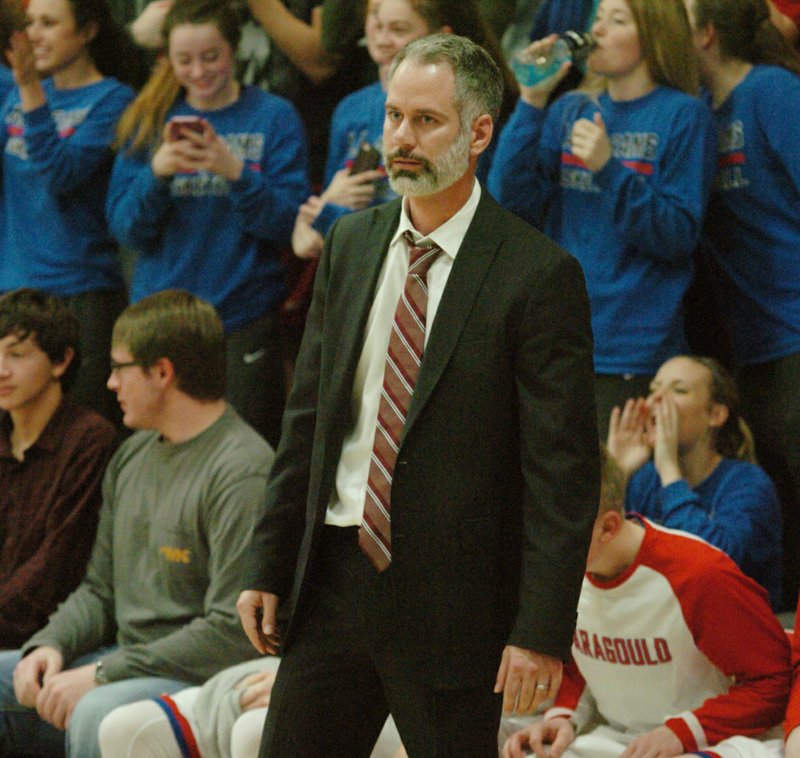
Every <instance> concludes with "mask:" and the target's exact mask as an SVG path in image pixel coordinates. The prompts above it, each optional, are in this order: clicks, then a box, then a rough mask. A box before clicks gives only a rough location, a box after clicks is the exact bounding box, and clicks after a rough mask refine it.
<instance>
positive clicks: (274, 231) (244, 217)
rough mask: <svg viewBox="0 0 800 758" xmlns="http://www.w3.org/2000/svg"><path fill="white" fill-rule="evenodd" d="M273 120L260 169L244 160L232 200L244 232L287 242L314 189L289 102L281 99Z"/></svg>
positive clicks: (300, 130)
mask: <svg viewBox="0 0 800 758" xmlns="http://www.w3.org/2000/svg"><path fill="white" fill-rule="evenodd" d="M272 122H273V124H274V125H275V128H274V129H272V130H270V131H269V132H268V135H267V136H268V137H270V138H271V139H270V140H269V141H268V142H267V144H265V146H264V155H263V158H262V160H261V163H260V164H259V168H258V169H256V168H255V167H252V166H249V165H248V164H247V162H246V161H245V167H244V170H243V171H242V175H241V177H240V178H239V179H238V180H237V181H235V182H231V184H230V191H231V199H232V201H233V204H234V207H235V208H236V212H237V213H238V214H239V216H240V218H241V222H242V229H243V230H244V231H246V232H248V233H250V234H252V235H253V236H254V237H256V238H258V239H262V240H268V241H270V242H273V243H276V244H288V243H289V242H290V241H291V238H292V230H293V229H294V221H295V218H296V216H297V209H298V208H299V207H300V205H301V203H303V202H305V200H306V198H307V197H308V196H309V194H310V192H311V189H310V187H309V183H308V153H307V151H306V143H305V137H304V131H303V126H302V124H301V122H300V117H299V116H298V115H297V112H296V111H295V110H294V108H293V107H292V106H291V105H289V103H287V102H283V101H281V104H280V106H279V109H278V110H277V111H276V113H275V114H274V115H273V118H272Z"/></svg>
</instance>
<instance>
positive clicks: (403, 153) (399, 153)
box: [386, 147, 433, 173]
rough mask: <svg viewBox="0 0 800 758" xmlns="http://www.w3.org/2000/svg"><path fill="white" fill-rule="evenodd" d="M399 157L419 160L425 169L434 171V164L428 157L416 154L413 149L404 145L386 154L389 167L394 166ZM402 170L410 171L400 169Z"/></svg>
mask: <svg viewBox="0 0 800 758" xmlns="http://www.w3.org/2000/svg"><path fill="white" fill-rule="evenodd" d="M397 158H405V159H406V160H412V161H417V162H418V163H421V164H422V168H423V169H424V170H425V171H433V164H432V163H431V162H430V161H429V160H428V159H427V158H425V157H423V156H421V155H416V154H414V153H413V152H412V151H411V150H406V149H404V148H402V147H399V148H397V150H395V151H393V152H391V153H389V154H388V155H387V156H386V163H387V165H388V167H389V168H391V167H392V164H393V163H394V161H395V160H396V159H397ZM400 170H401V171H403V172H404V173H410V172H408V171H406V170H405V169H400Z"/></svg>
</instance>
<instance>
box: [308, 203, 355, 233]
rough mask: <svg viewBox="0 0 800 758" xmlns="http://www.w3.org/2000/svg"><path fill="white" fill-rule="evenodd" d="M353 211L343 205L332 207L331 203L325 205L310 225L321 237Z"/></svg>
mask: <svg viewBox="0 0 800 758" xmlns="http://www.w3.org/2000/svg"><path fill="white" fill-rule="evenodd" d="M352 212H353V211H352V210H351V209H350V208H347V207H345V206H344V205H334V204H333V203H325V205H323V206H322V210H321V211H320V212H319V215H318V216H317V217H316V218H315V219H314V222H313V223H312V224H311V226H312V228H313V229H316V230H317V231H318V232H319V233H320V234H321V235H322V236H323V237H324V236H325V235H326V234H327V233H328V230H329V229H330V228H331V227H332V226H333V225H334V224H335V223H336V222H337V221H338V220H339V219H340V218H341V217H342V216H346V215H347V214H348V213H352Z"/></svg>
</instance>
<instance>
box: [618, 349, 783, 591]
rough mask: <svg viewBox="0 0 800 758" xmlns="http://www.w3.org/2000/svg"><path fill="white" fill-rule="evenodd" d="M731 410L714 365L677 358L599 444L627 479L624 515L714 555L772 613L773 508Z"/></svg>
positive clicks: (735, 397) (734, 394)
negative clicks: (760, 595)
mask: <svg viewBox="0 0 800 758" xmlns="http://www.w3.org/2000/svg"><path fill="white" fill-rule="evenodd" d="M739 406H740V401H739V393H738V390H737V388H736V384H735V382H734V380H733V378H732V377H731V375H730V374H729V373H728V371H726V370H725V369H724V368H723V367H722V366H721V365H720V364H719V363H718V362H717V361H715V360H713V359H711V358H705V357H698V356H677V357H675V358H671V359H670V360H668V361H667V362H666V363H664V364H663V365H662V366H661V367H660V368H659V369H658V372H657V373H656V375H655V377H654V378H653V381H652V383H651V385H650V394H649V395H648V397H647V398H646V399H645V398H638V399H631V400H628V401H627V402H626V403H625V405H624V406H623V407H622V408H619V407H617V408H615V409H614V410H613V411H612V413H611V417H610V421H609V432H608V441H607V444H608V449H609V453H610V454H611V455H612V456H613V457H614V459H615V460H616V461H617V463H618V464H619V466H620V468H621V469H622V471H623V473H624V475H625V478H626V479H627V489H626V494H625V507H626V510H628V511H629V512H630V511H635V512H637V513H640V514H642V515H643V516H646V517H647V518H650V519H652V520H653V521H656V522H657V523H660V524H663V525H664V526H668V527H671V528H674V529H681V530H684V531H688V532H691V533H693V534H696V535H698V536H700V537H702V538H703V539H705V540H707V541H708V542H710V543H711V544H712V545H715V546H716V547H719V548H721V549H722V550H724V551H725V552H726V553H727V554H728V555H729V556H730V557H731V558H732V559H733V560H734V561H736V563H738V564H739V567H740V568H741V569H742V570H743V571H744V573H745V574H748V575H749V576H751V577H752V578H753V579H755V580H756V581H757V582H758V583H759V584H761V585H762V586H763V587H764V588H765V589H766V590H767V591H768V592H769V595H770V600H771V602H772V604H773V607H778V606H779V604H780V594H781V514H780V505H779V503H778V497H777V494H776V492H775V487H774V485H773V483H772V481H771V480H770V478H769V477H768V476H767V474H766V473H765V472H764V471H763V469H761V467H760V466H758V465H757V464H756V462H755V450H754V446H753V442H752V437H751V435H750V430H749V428H748V426H747V424H746V423H745V421H744V419H743V418H742V417H741V416H740V413H739Z"/></svg>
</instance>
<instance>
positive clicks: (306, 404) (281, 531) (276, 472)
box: [243, 230, 334, 599]
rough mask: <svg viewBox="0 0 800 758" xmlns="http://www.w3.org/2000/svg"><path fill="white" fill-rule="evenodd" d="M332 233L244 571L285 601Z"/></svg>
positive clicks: (299, 525)
mask: <svg viewBox="0 0 800 758" xmlns="http://www.w3.org/2000/svg"><path fill="white" fill-rule="evenodd" d="M333 237H334V234H333V230H332V231H331V234H329V235H328V237H327V240H326V243H325V248H324V250H323V253H322V256H321V258H320V264H319V268H318V269H317V273H316V278H315V280H314V292H313V296H312V300H311V307H310V309H309V313H308V318H307V320H306V326H305V331H304V332H303V340H302V343H301V345H300V351H299V354H298V357H297V362H296V364H295V370H294V383H293V385H292V391H291V393H290V396H289V400H288V403H287V405H286V410H285V412H284V416H283V428H282V433H281V440H280V444H279V445H278V450H277V455H276V458H275V463H274V464H273V466H272V470H271V474H270V479H269V483H268V486H267V496H266V506H265V511H264V515H263V517H262V518H261V520H260V522H259V523H258V525H257V526H256V529H255V532H254V535H253V540H252V543H251V548H250V553H249V556H248V561H247V565H246V567H245V571H244V584H243V586H244V587H245V588H246V589H257V590H261V591H265V592H272V593H273V594H275V595H277V596H278V597H280V598H281V599H285V598H286V597H288V595H289V593H290V591H291V588H292V581H293V578H294V574H295V568H296V565H297V557H298V553H299V550H300V543H301V541H302V538H303V532H304V529H305V517H306V502H307V500H308V482H309V475H310V469H311V455H312V451H313V449H314V433H315V427H316V419H317V398H318V395H319V381H320V359H321V347H322V344H321V342H322V326H323V322H324V314H325V293H326V288H327V280H328V274H329V267H330V248H331V240H332V239H333Z"/></svg>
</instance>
